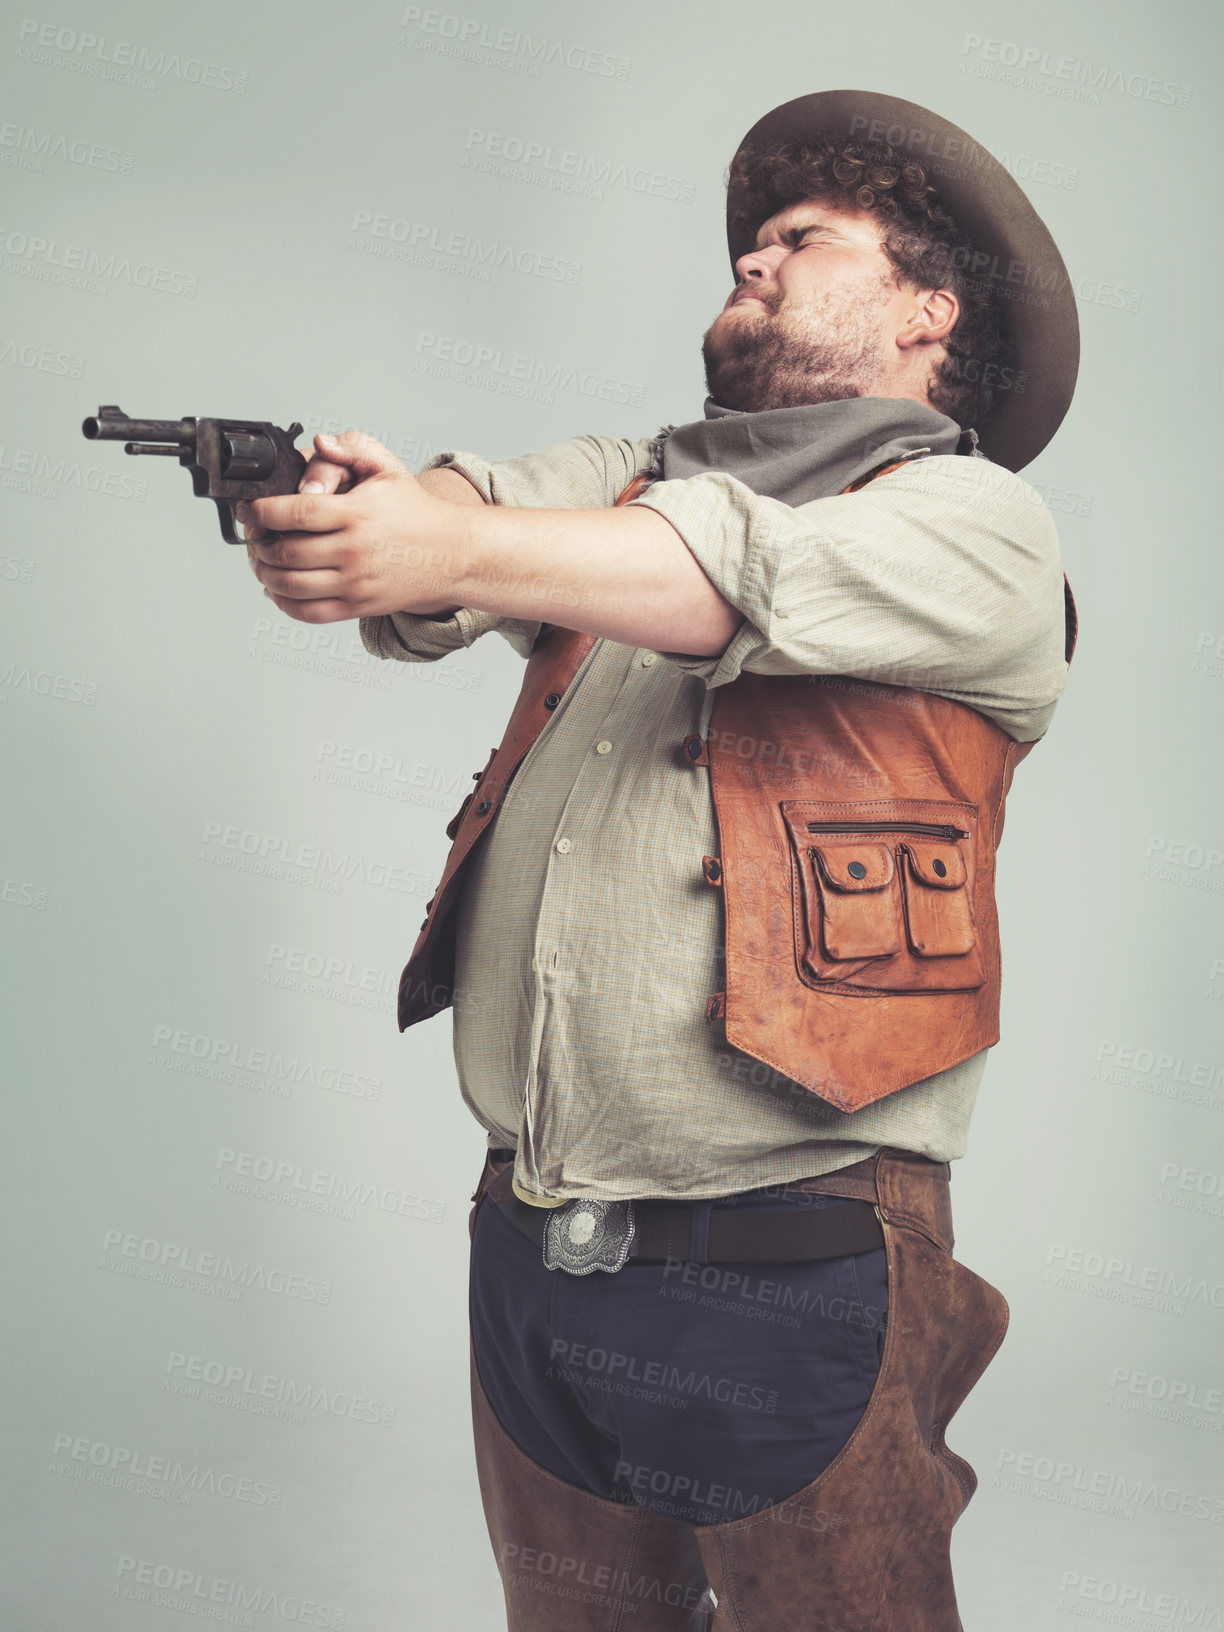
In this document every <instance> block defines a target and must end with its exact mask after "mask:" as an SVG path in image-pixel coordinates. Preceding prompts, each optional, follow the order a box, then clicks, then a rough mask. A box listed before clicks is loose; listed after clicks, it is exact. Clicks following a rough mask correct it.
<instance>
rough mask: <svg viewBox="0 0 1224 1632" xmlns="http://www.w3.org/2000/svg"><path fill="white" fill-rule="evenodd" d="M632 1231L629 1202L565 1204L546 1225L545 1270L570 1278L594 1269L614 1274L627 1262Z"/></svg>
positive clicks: (550, 1215) (630, 1204)
mask: <svg viewBox="0 0 1224 1632" xmlns="http://www.w3.org/2000/svg"><path fill="white" fill-rule="evenodd" d="M635 1228H636V1226H635V1224H634V1219H633V1203H632V1202H631V1201H590V1200H587V1199H586V1198H585V1197H577V1198H575V1199H574V1200H573V1201H567V1202H566V1203H565V1205H564V1207H558V1208H557V1209H556V1210H555V1211H554V1212H551V1213H549V1215H548V1218H547V1220H546V1222H545V1225H544V1264H545V1267H546V1268H548V1269H564V1270H566V1271H567V1273H569V1274H570V1275H589V1274H590V1273H591V1271H592V1270H595V1269H602V1270H606V1271H607V1272H608V1274H610V1275H614V1274H615V1273H616V1271H617V1270H618V1269H621V1268H623V1267H624V1265H625V1264H626V1263H627V1262H628V1259H629V1253H630V1251H631V1250H632V1247H633V1237H634V1233H635Z"/></svg>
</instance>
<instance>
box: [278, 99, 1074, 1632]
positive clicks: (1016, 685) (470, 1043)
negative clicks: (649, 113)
mask: <svg viewBox="0 0 1224 1632" xmlns="http://www.w3.org/2000/svg"><path fill="white" fill-rule="evenodd" d="M970 234H971V235H970ZM728 242H729V246H730V249H731V256H732V265H733V267H734V270H735V280H736V281H735V287H734V289H733V291H732V294H731V296H730V297H729V298H728V301H727V303H726V305H725V307H724V308H723V311H722V312H721V313H720V314H719V316H718V317H717V318H716V320H715V321H714V323H713V324H712V325H711V326H710V328H709V330H708V331H707V333H706V335H705V338H704V343H703V355H704V359H705V365H706V378H707V385H708V389H709V397H708V399H707V402H706V405H705V417H704V419H702V420H700V421H697V422H695V423H693V424H690V425H683V426H679V427H672V426H669V427H666V428H665V429H664V430H663V431H662V432H660V433H659V434H658V435H656V436H655V437H653V438H643V439H639V440H633V439H629V440H622V439H617V438H613V437H608V436H594V435H589V436H579V437H577V438H575V439H574V440H573V441H570V442H563V443H559V444H556V445H555V446H553V447H550V448H547V449H545V450H544V451H543V452H542V453H539V454H536V455H532V456H526V457H523V458H518V459H509V460H503V461H501V462H499V463H497V464H493V465H490V464H488V463H486V462H485V461H484V460H482V459H480V458H478V457H476V456H475V455H472V454H466V453H444V454H441V455H439V457H438V458H437V459H435V460H434V461H433V462H432V464H431V465H430V466H429V467H427V469H426V470H425V471H424V472H423V473H422V474H421V475H420V476H419V477H416V478H414V477H412V476H411V475H409V474H408V472H407V471H405V470H404V469H403V467H402V466H400V465H399V463H398V461H396V460H394V459H393V458H392V457H391V455H390V454H389V453H388V452H387V450H386V449H384V448H382V447H381V446H380V445H378V444H377V443H372V442H371V441H370V440H369V439H367V438H363V437H361V436H358V435H356V434H350V435H347V436H346V437H342V438H340V439H339V440H338V441H337V440H335V439H323V438H319V439H317V442H316V448H317V450H318V451H317V454H316V457H315V458H313V459H312V460H311V462H310V466H309V468H308V470H307V473H306V476H305V478H304V486H303V492H302V494H301V495H300V496H299V497H297V498H288V499H267V500H260V501H258V502H256V503H255V504H253V505H251V506H250V507H249V511H248V517H249V519H250V520H251V521H253V522H255V523H261V524H264V525H266V526H269V527H275V528H279V529H282V530H283V531H284V532H285V534H286V536H285V537H283V538H282V539H281V540H280V542H278V543H275V544H269V543H260V542H253V543H252V544H251V546H250V553H251V557H252V564H253V566H254V568H255V571H256V574H257V576H258V577H259V579H260V580H261V582H262V583H263V584H264V585H265V588H266V592H267V593H268V594H269V595H270V596H271V597H272V598H273V600H274V601H275V602H276V604H277V605H278V606H279V607H280V608H281V609H282V610H284V611H285V612H287V613H288V614H289V615H290V616H293V617H295V618H298V619H300V620H301V621H305V622H327V621H332V620H334V619H339V618H346V617H354V616H356V617H360V618H361V620H362V624H361V628H362V634H363V638H364V640H365V642H366V645H367V647H368V648H369V649H370V650H371V651H373V652H376V653H378V654H379V655H380V656H383V657H389V658H397V659H402V660H407V661H430V660H432V659H435V658H438V657H441V656H443V655H444V654H445V653H447V652H449V651H452V650H454V649H455V648H456V647H458V646H461V645H470V644H471V642H472V641H473V640H475V639H476V638H477V637H478V636H479V635H481V634H483V633H485V632H487V631H488V630H490V629H496V630H497V631H498V632H499V633H500V634H502V635H503V636H504V637H505V638H506V639H507V640H508V641H510V643H511V644H512V645H513V646H514V648H515V650H516V651H518V652H520V653H521V654H522V655H523V656H525V657H527V658H528V664H527V672H526V675H525V678H524V683H523V689H522V691H521V693H520V696H519V699H518V702H517V703H516V705H515V709H514V712H513V714H512V715H511V719H510V722H509V724H508V726H507V729H506V734H505V737H504V738H503V742H502V744H501V746H500V748H499V749H498V750H495V752H494V753H493V755H492V756H491V758H490V761H489V763H488V765H487V766H486V767H485V769H484V771H483V772H480V773H477V777H476V782H477V785H476V787H475V788H474V790H473V793H472V794H471V795H470V796H469V798H468V799H467V800H465V802H464V806H463V808H462V809H461V811H460V812H459V813H458V814H457V815H456V817H455V819H454V820H453V821H452V823H451V824H450V827H449V828H448V833H449V835H450V836H451V838H452V839H453V840H454V844H453V846H452V850H451V854H450V857H449V859H448V861H447V865H446V869H445V871H444V873H443V876H442V880H441V882H440V884H439V887H438V890H437V892H436V893H435V896H434V899H433V900H432V901H431V902H430V904H429V909H428V911H427V915H426V919H425V922H424V924H423V925H422V926H421V932H420V935H419V937H418V941H417V945H416V947H415V948H414V951H413V955H412V958H411V960H410V962H409V964H408V967H407V969H406V970H405V972H404V979H403V983H402V985H401V991H400V1023H401V1028H403V1027H405V1026H407V1025H410V1024H412V1023H414V1022H415V1021H417V1020H419V1019H422V1018H425V1017H426V1016H427V1015H429V1014H433V1013H437V1012H439V1011H440V1010H441V1009H442V1008H445V1007H447V1006H450V1005H452V1004H453V1007H454V1010H455V1032H454V1038H455V1057H456V1064H457V1069H458V1074H459V1080H460V1085H461V1089H462V1092H463V1095H464V1098H465V1100H466V1102H467V1104H468V1105H469V1107H470V1108H471V1109H472V1111H473V1113H474V1115H475V1116H476V1117H477V1119H478V1120H479V1121H480V1122H481V1124H482V1125H483V1126H484V1127H485V1129H486V1130H487V1132H488V1137H489V1146H490V1151H489V1158H488V1161H487V1163H486V1168H485V1172H484V1174H483V1176H482V1179H481V1183H480V1186H479V1189H478V1192H477V1196H476V1198H474V1199H475V1200H476V1201H477V1206H476V1209H475V1211H474V1214H473V1254H472V1281H471V1314H472V1339H473V1410H474V1419H475V1425H476V1437H477V1459H478V1465H479V1470H480V1477H481V1489H482V1494H483V1497H484V1502H485V1511H486V1516H487V1519H488V1524H489V1530H490V1535H491V1537H492V1540H493V1544H494V1550H495V1554H496V1557H497V1561H498V1566H499V1569H500V1571H501V1574H502V1580H503V1585H504V1589H505V1595H506V1603H507V1613H508V1618H509V1626H510V1627H511V1628H512V1629H515V1632H518V1629H527V1628H531V1629H532V1632H560V1629H562V1628H564V1629H566V1632H575V1629H595V1628H600V1629H604V1628H606V1629H609V1632H610V1629H613V1628H617V1629H619V1628H623V1627H627V1626H633V1627H635V1628H642V1629H645V1628H652V1629H653V1628H665V1627H666V1628H675V1629H680V1628H690V1629H696V1628H702V1627H708V1626H713V1627H715V1628H723V1627H725V1628H732V1627H735V1628H740V1629H742V1632H756V1629H758V1628H759V1629H762V1632H764V1629H769V1632H784V1629H785V1632H799V1629H809V1628H810V1629H817V1628H819V1629H823V1632H860V1629H861V1632H867V1629H868V1628H870V1629H873V1632H954V1629H956V1628H959V1626H960V1621H959V1618H958V1615H957V1611H956V1602H955V1594H954V1591H953V1587H952V1581H951V1574H950V1569H949V1564H948V1552H949V1537H950V1531H951V1527H952V1524H953V1523H954V1521H955V1519H956V1518H957V1517H958V1516H959V1513H960V1512H961V1510H962V1509H963V1507H964V1504H965V1502H966V1501H967V1500H968V1499H969V1497H970V1495H971V1494H972V1492H973V1488H974V1484H975V1480H974V1476H973V1473H972V1470H971V1469H970V1468H969V1466H968V1464H967V1463H965V1462H964V1461H963V1459H961V1458H960V1457H957V1456H956V1455H954V1454H953V1453H952V1452H950V1451H949V1450H948V1449H947V1447H946V1446H945V1444H944V1441H943V1430H944V1427H945V1425H946V1423H947V1421H948V1419H949V1418H950V1417H951V1415H952V1414H953V1412H954V1411H955V1410H956V1409H957V1407H958V1406H959V1404H960V1402H961V1401H962V1400H963V1398H964V1397H965V1395H966V1394H967V1392H968V1390H969V1389H970V1388H971V1387H972V1385H973V1383H974V1382H975V1381H976V1379H977V1377H978V1376H979V1375H980V1374H981V1372H982V1370H983V1369H984V1367H985V1366H986V1364H987V1363H988V1362H989V1360H990V1358H991V1356H992V1355H993V1353H994V1351H995V1349H996V1348H997V1346H998V1344H999V1342H1000V1341H1001V1339H1002V1336H1003V1332H1004V1329H1005V1326H1006V1318H1007V1313H1006V1305H1005V1303H1004V1302H1003V1299H1002V1298H1001V1296H1000V1295H999V1294H998V1293H997V1292H996V1291H995V1290H994V1289H993V1288H992V1287H989V1286H987V1284H986V1283H985V1282H984V1281H982V1280H981V1279H980V1278H979V1277H978V1276H976V1275H974V1274H973V1273H972V1272H971V1271H969V1270H967V1269H966V1268H965V1267H964V1266H963V1265H960V1264H959V1263H957V1262H956V1261H955V1260H953V1258H952V1257H951V1246H952V1234H951V1217H950V1211H949V1207H948V1199H947V1176H948V1168H947V1164H948V1163H949V1162H950V1161H952V1160H953V1159H956V1158H958V1157H959V1156H961V1155H962V1154H963V1152H964V1149H965V1135H966V1128H967V1123H968V1120H969V1115H970V1112H971V1110H972V1106H973V1101H974V1097H975V1094H976V1091H977V1088H978V1084H979V1082H980V1079H981V1074H982V1068H983V1064H984V1058H985V1050H986V1049H987V1048H988V1047H989V1046H990V1045H991V1044H992V1043H994V1042H995V1041H996V1040H997V1038H998V992H999V956H998V939H997V922H996V917H995V910H994V897H993V876H994V853H995V847H996V845H997V842H998V837H999V834H1000V832H1001V826H1002V817H1003V802H1004V798H1005V795H1006V793H1007V790H1008V787H1009V786H1010V782H1011V777H1012V774H1013V772H1014V769H1015V765H1016V763H1017V762H1018V760H1019V759H1020V758H1022V757H1023V756H1024V754H1025V753H1026V752H1027V751H1028V750H1029V749H1030V748H1031V746H1032V745H1033V744H1034V743H1035V742H1036V741H1037V740H1038V739H1039V738H1040V737H1041V736H1042V735H1043V734H1044V732H1045V730H1046V729H1047V727H1048V725H1049V723H1050V719H1051V716H1052V713H1053V710H1054V706H1055V703H1056V701H1057V699H1058V697H1059V695H1060V694H1061V692H1062V690H1063V687H1064V685H1065V682H1066V673H1067V662H1068V660H1069V656H1070V648H1071V644H1072V636H1073V627H1072V619H1071V615H1070V600H1069V596H1067V597H1066V599H1065V598H1064V585H1065V581H1064V579H1063V576H1062V570H1061V566H1060V563H1059V555H1058V546H1057V540H1056V537H1055V534H1054V529H1053V525H1052V523H1051V521H1050V518H1049V516H1048V514H1047V512H1046V510H1045V508H1044V506H1043V505H1042V504H1041V503H1040V501H1039V500H1038V498H1037V495H1036V494H1035V493H1034V492H1033V490H1032V489H1031V488H1029V487H1027V486H1026V485H1025V484H1024V483H1023V482H1021V481H1020V480H1019V479H1018V478H1017V477H1015V476H1014V475H1013V474H1012V472H1013V471H1014V470H1015V469H1017V468H1019V467H1020V466H1022V465H1023V464H1024V463H1026V462H1027V461H1028V460H1029V459H1031V458H1032V457H1033V455H1034V454H1035V453H1036V452H1037V451H1038V450H1039V449H1040V448H1041V446H1043V445H1044V443H1045V442H1046V441H1047V440H1048V439H1049V437H1050V436H1051V435H1053V433H1054V430H1055V429H1056V428H1057V425H1058V423H1059V421H1060V420H1061V418H1062V416H1063V414H1064V412H1065V410H1066V407H1067V405H1068V403H1069V401H1070V395H1071V390H1072V388H1073V384H1074V377H1075V369H1076V357H1077V330H1076V323H1075V306H1074V299H1073V296H1072V295H1071V293H1070V290H1069V288H1068V285H1067V279H1066V274H1065V270H1064V269H1063V266H1062V262H1061V260H1060V258H1059V256H1058V252H1057V250H1056V248H1055V247H1054V245H1053V243H1052V241H1051V240H1050V238H1049V234H1048V233H1047V232H1046V231H1045V229H1044V227H1043V226H1042V224H1041V223H1040V221H1039V220H1038V218H1037V217H1036V215H1035V213H1034V212H1033V210H1032V208H1031V206H1030V205H1029V204H1028V202H1027V200H1025V199H1024V197H1023V195H1022V194H1021V192H1020V190H1019V188H1018V187H1016V185H1015V183H1014V182H1012V181H1011V180H1010V178H1009V177H1008V176H1007V175H1006V173H1005V172H1004V171H1003V170H1002V168H1001V167H1000V166H999V165H997V164H996V163H995V161H994V160H993V159H991V158H990V156H989V155H988V154H986V153H985V152H984V150H982V149H981V148H979V147H977V145H976V144H975V143H974V142H972V140H971V139H970V138H969V137H967V136H966V135H965V134H964V132H962V131H959V130H957V129H956V127H955V126H951V125H949V124H948V123H947V122H946V121H943V120H940V119H938V118H937V117H936V116H935V115H933V114H930V113H928V112H926V110H923V109H921V108H917V107H915V106H913V105H912V104H909V103H903V102H898V101H897V100H896V99H894V98H888V97H881V96H877V95H874V94H872V93H867V92H826V93H820V94H817V95H814V96H810V97H801V98H799V99H797V100H796V101H794V102H791V103H787V104H785V105H784V106H783V107H781V108H778V109H775V110H774V111H773V113H771V114H769V115H767V116H766V118H765V119H763V120H761V121H760V122H759V123H758V125H757V126H755V127H754V129H753V130H752V131H750V132H749V134H748V136H747V137H746V138H745V140H744V142H743V143H742V144H741V147H740V150H739V151H738V152H737V154H736V157H735V160H734V161H733V164H732V167H731V171H730V173H729V186H728ZM670 270H671V269H665V268H660V267H655V268H654V269H652V270H651V271H650V272H649V273H646V272H644V273H643V279H642V281H643V284H644V285H649V283H650V282H651V281H653V280H655V279H658V278H661V277H663V276H665V275H670ZM1008 297H1010V298H1008ZM1017 297H1019V298H1017ZM979 443H980V444H981V450H984V452H985V454H987V455H989V457H982V456H981V452H979V448H978V444H979ZM348 483H355V485H352V486H351V489H350V490H348V491H341V488H342V487H343V486H344V485H345V484H348ZM251 536H252V538H256V537H257V536H258V530H256V533H254V534H252V535H251Z"/></svg>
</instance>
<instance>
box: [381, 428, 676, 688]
mask: <svg viewBox="0 0 1224 1632" xmlns="http://www.w3.org/2000/svg"><path fill="white" fill-rule="evenodd" d="M650 453H651V442H650V440H649V439H629V438H622V437H611V436H593V435H583V436H577V437H572V438H571V439H570V440H568V441H565V442H554V443H552V444H551V445H550V446H549V447H547V448H543V449H541V451H540V452H539V453H528V454H522V455H519V456H518V457H516V458H513V459H501V460H498V461H497V462H495V463H490V461H489V460H487V459H482V458H481V457H480V455H479V454H476V453H464V452H457V451H453V450H448V451H446V452H444V453H439V454H436V455H435V456H434V458H432V459H431V460H430V461H429V463H428V464H427V465H424V466H422V468H421V470H420V471H418V472H417V474H418V475H424V473H425V471H427V470H442V469H447V470H457V471H458V472H459V473H460V475H462V476H466V477H467V479H468V481H470V482H471V484H472V486H473V487H474V488H475V489H476V491H477V492H478V493H479V494H480V496H481V498H482V499H483V500H484V501H485V503H486V504H514V505H523V506H526V507H528V508H530V509H535V510H596V509H600V508H602V507H604V506H606V505H611V504H615V502H616V500H617V498H618V496H619V495H620V493H621V491H622V489H623V488H624V487H625V486H626V484H627V483H628V482H630V481H632V479H633V477H634V476H635V475H636V473H637V472H638V471H640V470H645V469H647V468H648V467H649V464H650ZM359 626H360V631H361V639H362V643H363V645H364V646H365V648H366V650H367V651H368V652H372V653H373V654H374V656H375V657H387V658H397V659H399V660H400V661H401V662H405V663H433V662H435V661H436V660H437V659H438V658H440V657H445V656H446V655H447V653H449V652H453V651H455V650H457V649H458V648H459V647H461V646H470V645H471V644H472V642H473V641H475V640H479V638H480V637H481V635H484V634H488V633H489V632H490V631H491V630H495V631H496V632H497V633H498V634H499V635H501V636H502V638H503V639H504V640H506V641H508V642H509V643H510V645H511V646H512V647H513V648H514V650H515V651H516V652H517V653H518V654H519V656H520V657H530V655H531V649H532V647H533V646H534V645H535V642H536V638H537V636H538V635H539V633H540V624H539V622H538V621H531V620H530V619H524V618H506V617H502V616H501V615H500V614H499V613H497V612H482V611H478V610H477V609H475V608H474V607H469V606H461V607H460V608H459V609H458V610H457V611H456V612H455V614H454V616H453V617H449V618H431V617H427V616H425V615H423V614H420V613H415V612H391V613H388V614H386V615H384V616H381V617H376V618H362V619H360V625H359Z"/></svg>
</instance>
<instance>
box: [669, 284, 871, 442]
mask: <svg viewBox="0 0 1224 1632" xmlns="http://www.w3.org/2000/svg"><path fill="white" fill-rule="evenodd" d="M739 294H740V296H741V298H739V299H737V300H736V302H735V304H734V305H732V306H728V307H727V308H726V309H725V310H724V311H722V312H720V313H719V315H718V317H717V318H716V319H715V320H714V322H713V323H712V324H711V325H710V327H709V328H708V329H707V330H706V333H705V335H704V337H703V338H702V342H701V355H702V359H703V361H704V363H705V374H706V389H707V391H708V392H709V395H710V396H711V397H712V398H713V399H714V401H715V402H716V403H718V404H719V405H720V406H721V407H723V408H737V409H740V410H741V411H743V412H747V413H757V412H760V411H761V410H763V409H768V408H798V407H801V406H803V405H804V404H807V403H818V402H839V401H842V400H843V399H845V398H847V397H865V396H872V395H874V394H875V391H876V385H877V382H878V380H879V379H880V373H881V371H880V364H881V360H882V357H883V355H884V349H885V335H886V324H887V319H888V315H889V304H890V301H891V300H892V298H893V297H895V296H896V294H897V285H896V282H895V281H894V279H893V278H892V276H891V275H890V274H889V273H888V272H887V271H880V272H879V273H878V274H875V275H872V276H868V277H865V278H859V279H858V280H856V281H855V282H853V283H844V282H839V283H835V284H833V285H832V286H830V287H823V288H821V287H809V288H806V289H803V290H796V289H794V288H792V289H790V290H788V291H784V290H783V289H782V287H781V286H780V285H779V284H778V283H775V282H771V281H766V280H764V279H759V280H758V279H752V278H748V279H746V280H745V281H744V282H743V283H742V284H741V286H740V290H739ZM749 294H751V295H752V296H754V297H756V298H753V299H746V298H743V297H744V296H747V295H749Z"/></svg>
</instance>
